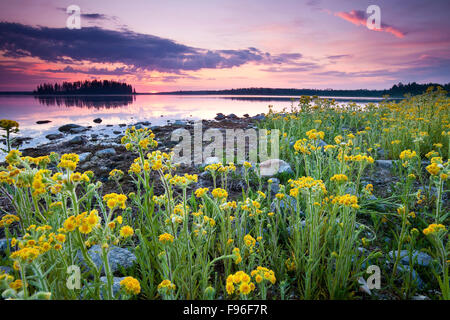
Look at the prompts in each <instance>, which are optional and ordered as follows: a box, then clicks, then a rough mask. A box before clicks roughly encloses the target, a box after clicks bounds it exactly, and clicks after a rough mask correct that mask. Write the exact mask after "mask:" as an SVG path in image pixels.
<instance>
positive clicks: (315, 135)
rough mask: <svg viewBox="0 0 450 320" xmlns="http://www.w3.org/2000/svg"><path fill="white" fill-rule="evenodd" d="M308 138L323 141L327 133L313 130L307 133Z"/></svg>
mask: <svg viewBox="0 0 450 320" xmlns="http://www.w3.org/2000/svg"><path fill="white" fill-rule="evenodd" d="M306 136H307V137H308V139H309V140H316V139H323V138H324V137H325V132H323V131H317V130H316V129H312V130H309V131H307V132H306Z"/></svg>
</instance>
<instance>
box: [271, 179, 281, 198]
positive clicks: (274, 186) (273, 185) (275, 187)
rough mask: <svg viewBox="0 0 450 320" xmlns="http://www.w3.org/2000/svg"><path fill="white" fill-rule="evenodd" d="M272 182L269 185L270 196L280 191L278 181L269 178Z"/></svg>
mask: <svg viewBox="0 0 450 320" xmlns="http://www.w3.org/2000/svg"><path fill="white" fill-rule="evenodd" d="M270 180H272V183H271V185H270V193H271V194H272V195H275V194H277V193H278V191H280V180H279V179H277V178H270Z"/></svg>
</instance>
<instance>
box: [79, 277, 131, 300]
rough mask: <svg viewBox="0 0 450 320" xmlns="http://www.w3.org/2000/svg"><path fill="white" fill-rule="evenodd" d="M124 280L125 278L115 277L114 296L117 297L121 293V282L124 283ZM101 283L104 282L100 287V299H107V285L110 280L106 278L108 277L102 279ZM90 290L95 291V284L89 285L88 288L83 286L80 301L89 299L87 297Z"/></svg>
mask: <svg viewBox="0 0 450 320" xmlns="http://www.w3.org/2000/svg"><path fill="white" fill-rule="evenodd" d="M123 279H125V277H113V286H112V291H113V296H114V297H117V296H118V294H119V292H120V281H122V280H123ZM100 281H101V282H102V283H101V285H100V298H101V299H105V296H106V291H105V290H106V284H107V283H108V279H107V278H106V276H103V277H100ZM90 290H94V284H92V283H88V284H87V285H86V286H83V287H82V288H81V292H80V300H85V299H87V298H88V297H87V295H88V293H89V291H90Z"/></svg>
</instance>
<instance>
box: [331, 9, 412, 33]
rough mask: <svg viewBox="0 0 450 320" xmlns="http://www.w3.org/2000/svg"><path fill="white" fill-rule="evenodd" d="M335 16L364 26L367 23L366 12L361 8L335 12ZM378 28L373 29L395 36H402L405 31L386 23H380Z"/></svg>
mask: <svg viewBox="0 0 450 320" xmlns="http://www.w3.org/2000/svg"><path fill="white" fill-rule="evenodd" d="M335 16H337V17H340V18H342V19H344V20H346V21H348V22H351V23H353V24H354V25H357V26H366V24H367V18H368V16H367V14H366V12H364V11H361V10H352V11H350V12H336V13H335ZM380 27H381V28H380V29H374V30H375V31H383V32H388V33H391V34H393V35H394V36H396V37H397V38H403V37H404V36H405V34H406V32H404V31H401V30H399V29H398V28H396V27H393V26H391V25H389V24H386V23H381V25H380Z"/></svg>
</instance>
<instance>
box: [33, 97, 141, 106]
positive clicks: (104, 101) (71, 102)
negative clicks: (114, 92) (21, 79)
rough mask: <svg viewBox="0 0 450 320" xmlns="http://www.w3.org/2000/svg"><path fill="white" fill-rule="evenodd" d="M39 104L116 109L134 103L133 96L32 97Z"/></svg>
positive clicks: (134, 98)
mask: <svg viewBox="0 0 450 320" xmlns="http://www.w3.org/2000/svg"><path fill="white" fill-rule="evenodd" d="M34 98H35V99H37V100H38V101H39V103H40V104H43V105H46V106H59V107H61V106H64V107H80V108H95V109H101V108H107V109H109V108H118V107H123V106H128V105H131V104H132V103H133V102H134V101H136V96H134V95H120V96H119V95H118V96H110V95H108V96H107V95H89V96H78V95H77V96H34Z"/></svg>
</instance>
